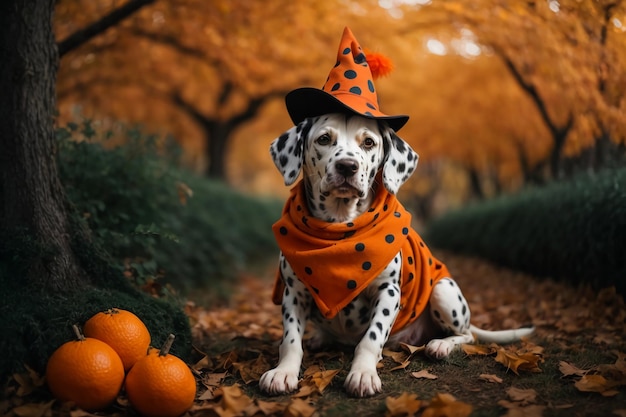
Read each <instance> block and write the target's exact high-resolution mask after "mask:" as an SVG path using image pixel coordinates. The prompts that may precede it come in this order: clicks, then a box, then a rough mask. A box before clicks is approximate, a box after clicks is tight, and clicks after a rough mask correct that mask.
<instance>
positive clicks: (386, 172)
mask: <svg viewBox="0 0 626 417" xmlns="http://www.w3.org/2000/svg"><path fill="white" fill-rule="evenodd" d="M382 130H383V138H384V147H385V158H384V162H383V184H384V185H385V188H386V189H387V191H389V192H390V193H391V194H396V193H397V192H398V190H399V189H400V186H401V185H402V184H404V182H405V181H406V180H407V179H409V177H410V176H411V174H413V171H414V170H415V167H416V166H417V161H418V159H419V155H418V154H417V153H416V152H415V151H414V150H413V149H411V147H410V146H409V144H408V143H406V142H405V141H404V140H402V139H401V138H400V137H399V136H398V135H396V132H394V131H393V129H390V128H388V127H385V128H383V129H382Z"/></svg>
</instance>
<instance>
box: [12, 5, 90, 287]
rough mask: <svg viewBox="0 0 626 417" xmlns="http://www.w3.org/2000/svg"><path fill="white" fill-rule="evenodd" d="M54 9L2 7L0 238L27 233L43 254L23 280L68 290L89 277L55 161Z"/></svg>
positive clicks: (29, 6)
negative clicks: (73, 244) (72, 233)
mask: <svg viewBox="0 0 626 417" xmlns="http://www.w3.org/2000/svg"><path fill="white" fill-rule="evenodd" d="M53 10H54V0H41V1H30V0H5V1H3V2H1V5H0V51H1V53H2V61H3V62H2V65H0V92H1V93H0V114H2V117H0V233H2V234H3V235H5V236H8V237H13V236H17V235H18V234H26V236H27V237H28V239H30V240H32V241H33V242H34V243H35V244H36V245H37V246H39V247H41V248H42V253H41V256H38V257H36V258H35V259H34V261H33V262H32V263H31V264H30V265H29V267H28V268H27V273H26V276H24V277H23V278H22V279H25V280H27V281H28V282H29V284H33V286H34V287H38V288H41V289H43V290H52V291H62V290H67V289H70V288H78V287H81V286H82V285H84V284H85V283H86V277H85V274H84V273H83V271H82V270H81V268H80V267H79V266H78V262H77V260H76V258H75V256H74V254H73V252H72V248H71V238H70V226H69V224H68V219H67V212H66V207H65V197H64V192H63V188H62V185H61V183H60V180H59V177H58V173H57V167H56V160H55V155H56V142H55V136H54V128H53V123H54V115H55V109H56V98H55V82H56V72H57V67H58V62H59V57H58V52H57V48H56V44H55V40H54V36H53V32H52V15H53Z"/></svg>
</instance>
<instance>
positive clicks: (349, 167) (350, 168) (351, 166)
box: [335, 158, 359, 177]
mask: <svg viewBox="0 0 626 417" xmlns="http://www.w3.org/2000/svg"><path fill="white" fill-rule="evenodd" d="M335 169H336V170H337V172H338V173H339V174H341V175H343V176H344V177H351V176H353V175H354V174H356V172H357V171H358V170H359V163H358V162H357V161H356V160H354V159H348V158H346V159H340V160H339V161H337V162H335Z"/></svg>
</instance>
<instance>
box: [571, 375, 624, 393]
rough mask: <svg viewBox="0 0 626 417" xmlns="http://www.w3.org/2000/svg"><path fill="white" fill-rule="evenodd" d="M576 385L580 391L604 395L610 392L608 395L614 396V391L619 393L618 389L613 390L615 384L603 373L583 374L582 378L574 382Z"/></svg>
mask: <svg viewBox="0 0 626 417" xmlns="http://www.w3.org/2000/svg"><path fill="white" fill-rule="evenodd" d="M574 386H575V387H576V388H577V389H578V391H583V392H597V393H600V394H603V395H605V393H608V395H607V396H613V395H614V394H613V393H617V391H614V390H612V388H613V387H614V384H613V383H611V382H610V381H608V380H607V379H606V378H605V377H603V376H602V375H583V377H582V378H580V379H579V380H578V381H576V382H575V383H574Z"/></svg>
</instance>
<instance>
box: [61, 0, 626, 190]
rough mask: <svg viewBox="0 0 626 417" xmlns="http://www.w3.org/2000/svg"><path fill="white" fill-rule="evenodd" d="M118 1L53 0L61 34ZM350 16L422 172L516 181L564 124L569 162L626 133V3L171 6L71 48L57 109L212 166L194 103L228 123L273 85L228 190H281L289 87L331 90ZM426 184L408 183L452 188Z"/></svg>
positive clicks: (231, 163)
mask: <svg viewBox="0 0 626 417" xmlns="http://www.w3.org/2000/svg"><path fill="white" fill-rule="evenodd" d="M391 3H392V4H397V3H395V2H391ZM119 5H120V2H119V1H114V0H98V1H87V0H61V1H59V2H57V7H56V16H55V29H56V34H57V38H58V39H63V38H65V37H66V36H68V35H69V34H70V33H72V32H73V31H75V30H77V29H79V28H81V27H84V26H86V25H88V24H89V23H90V22H93V21H95V20H97V19H98V18H99V17H101V16H102V15H103V14H105V13H106V12H108V11H110V10H111V9H112V8H114V7H119ZM345 25H349V26H350V27H351V28H352V30H353V31H354V33H355V34H356V35H357V37H358V38H359V41H360V42H361V43H362V44H363V46H364V47H366V48H368V49H370V50H375V51H380V52H382V53H384V54H385V55H387V56H389V57H390V58H391V59H392V61H393V63H394V67H395V69H394V72H393V73H392V74H391V75H390V76H389V77H385V78H380V79H378V80H377V81H376V83H377V89H378V91H379V94H380V100H381V106H382V108H383V109H384V111H385V112H386V113H389V114H396V113H397V114H408V115H410V116H411V120H410V121H409V123H408V125H407V126H406V127H405V128H404V129H403V130H402V131H401V132H400V133H401V136H402V137H403V138H404V139H406V140H407V141H409V142H410V143H411V144H412V145H413V146H414V147H415V149H416V150H417V151H418V153H420V155H421V162H420V163H421V164H422V165H426V167H424V166H422V167H418V171H417V175H416V176H414V177H418V176H419V175H427V177H428V178H430V175H431V174H432V175H433V178H434V176H436V175H439V174H440V173H441V165H439V168H437V169H432V172H431V171H430V170H431V168H432V166H433V165H432V164H433V163H434V161H436V160H446V161H448V162H452V163H453V164H456V165H459V166H462V167H468V168H471V169H473V170H476V171H477V172H479V173H482V174H483V175H485V176H488V177H491V178H494V180H495V181H498V182H499V183H501V185H503V186H504V187H505V188H514V187H516V186H518V185H519V184H520V183H521V182H522V181H523V179H522V173H523V171H524V170H529V169H532V168H533V167H536V166H538V165H540V164H542V163H544V162H545V161H547V160H548V158H549V157H550V152H551V151H552V150H553V149H554V129H557V130H558V129H565V128H566V127H568V122H569V121H571V126H569V130H567V135H566V140H565V144H564V149H563V153H564V155H566V156H567V155H570V156H571V155H577V154H580V153H581V152H582V151H584V150H585V149H588V148H590V147H593V146H594V145H595V143H596V141H597V140H598V139H599V138H600V137H602V136H603V135H604V136H605V137H608V138H610V140H612V141H613V142H614V143H616V144H617V143H622V144H624V143H626V98H624V97H626V95H625V94H624V92H625V91H626V2H624V1H594V0H580V1H574V0H560V1H559V2H508V1H506V0H480V1H479V2H478V3H477V2H476V1H469V0H455V1H446V2H432V3H430V4H429V5H427V6H421V5H404V6H393V7H390V8H387V9H385V8H383V7H382V6H380V5H379V3H378V2H377V1H374V0H370V1H369V2H361V3H356V2H351V3H344V2H340V1H339V0H336V1H328V2H291V1H288V0H279V1H274V2H250V1H244V0H235V1H231V0H216V1H211V2H207V1H201V0H178V1H173V0H160V1H157V2H156V3H155V4H153V5H150V6H146V7H144V8H143V9H141V10H140V11H139V12H138V13H137V14H135V15H133V16H132V17H131V18H129V19H127V20H125V21H123V22H122V23H121V24H120V25H118V26H116V27H114V28H111V29H109V30H108V31H106V32H105V33H104V34H102V35H100V36H98V37H96V38H95V39H93V40H91V41H90V42H88V43H86V44H85V45H83V46H82V47H80V48H79V49H77V50H75V51H72V52H70V53H69V54H67V55H66V56H64V58H63V59H62V61H61V67H60V71H59V82H58V94H59V107H60V119H61V121H67V120H68V119H71V118H73V117H75V112H77V111H78V112H79V113H80V114H81V115H82V116H86V117H90V118H95V119H99V120H103V122H102V123H103V125H104V126H107V125H110V124H111V123H113V122H114V121H117V120H122V121H127V122H136V123H142V124H143V125H145V126H146V127H147V128H148V129H150V130H152V131H162V132H171V133H172V134H173V135H174V136H175V137H176V138H177V140H178V141H179V142H180V143H182V144H183V146H184V147H185V149H186V150H187V151H188V152H187V155H188V161H189V162H190V163H191V164H193V166H195V167H197V168H201V167H202V166H203V165H204V164H205V163H206V160H205V154H206V150H207V141H210V140H211V138H207V137H205V136H206V135H205V132H204V131H203V128H202V126H200V125H199V124H198V122H197V119H194V117H193V115H192V113H190V111H189V109H192V111H194V112H197V113H198V114H201V115H203V116H205V117H209V118H211V119H212V120H218V121H220V120H221V121H225V120H229V119H230V118H232V117H233V115H236V114H238V113H239V112H241V111H242V109H245V108H246V106H250V103H251V101H252V100H254V99H257V98H259V97H263V96H266V95H273V94H276V98H275V99H273V100H269V101H267V103H266V104H265V105H264V106H263V107H262V109H261V110H260V112H259V115H258V116H257V117H256V119H254V120H253V121H252V122H251V123H247V124H245V125H242V126H241V128H239V129H238V130H237V132H236V134H235V135H234V136H233V137H231V138H230V139H229V142H228V144H229V151H228V152H227V153H226V156H227V157H228V161H227V172H228V177H229V180H230V182H231V183H232V184H234V185H236V186H238V187H240V188H244V189H248V190H256V191H263V190H282V189H283V187H282V184H281V179H280V176H279V175H277V174H276V173H275V172H274V168H273V165H272V163H271V161H270V158H269V156H267V147H268V145H269V143H270V142H271V140H272V139H274V138H275V137H276V136H278V135H279V134H280V133H282V132H283V131H284V130H286V129H287V128H289V127H290V125H291V122H290V121H289V119H288V117H287V113H286V110H285V108H284V105H283V104H282V100H281V96H282V95H284V93H286V92H287V91H289V90H291V89H293V88H297V87H302V86H321V85H322V84H323V82H324V79H325V77H326V75H327V74H328V70H329V69H330V68H331V67H332V65H333V64H334V59H335V48H336V43H337V41H338V39H339V35H340V34H341V31H342V29H343V27H344V26H345ZM512 68H514V71H516V72H517V75H518V76H519V78H520V79H516V74H515V72H514V71H513V70H512ZM529 89H530V90H529ZM531 90H532V91H534V93H535V95H536V97H538V98H539V100H540V102H541V106H543V109H542V108H541V107H540V105H539V104H538V102H537V100H536V99H533V96H532V94H530V93H529V91H531ZM182 103H184V104H185V105H186V106H184V105H182ZM243 161H245V163H242V162H243ZM420 168H421V169H420ZM420 181H423V178H422V179H421V180H420V179H419V178H415V179H413V180H412V182H411V183H410V184H409V185H408V188H410V189H414V190H424V189H429V188H431V189H432V188H433V187H437V186H441V183H439V182H437V181H441V180H437V181H435V182H433V181H434V180H430V179H429V180H428V182H429V183H430V185H428V184H426V185H425V184H424V183H423V182H422V183H420ZM272 192H275V191H272Z"/></svg>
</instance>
